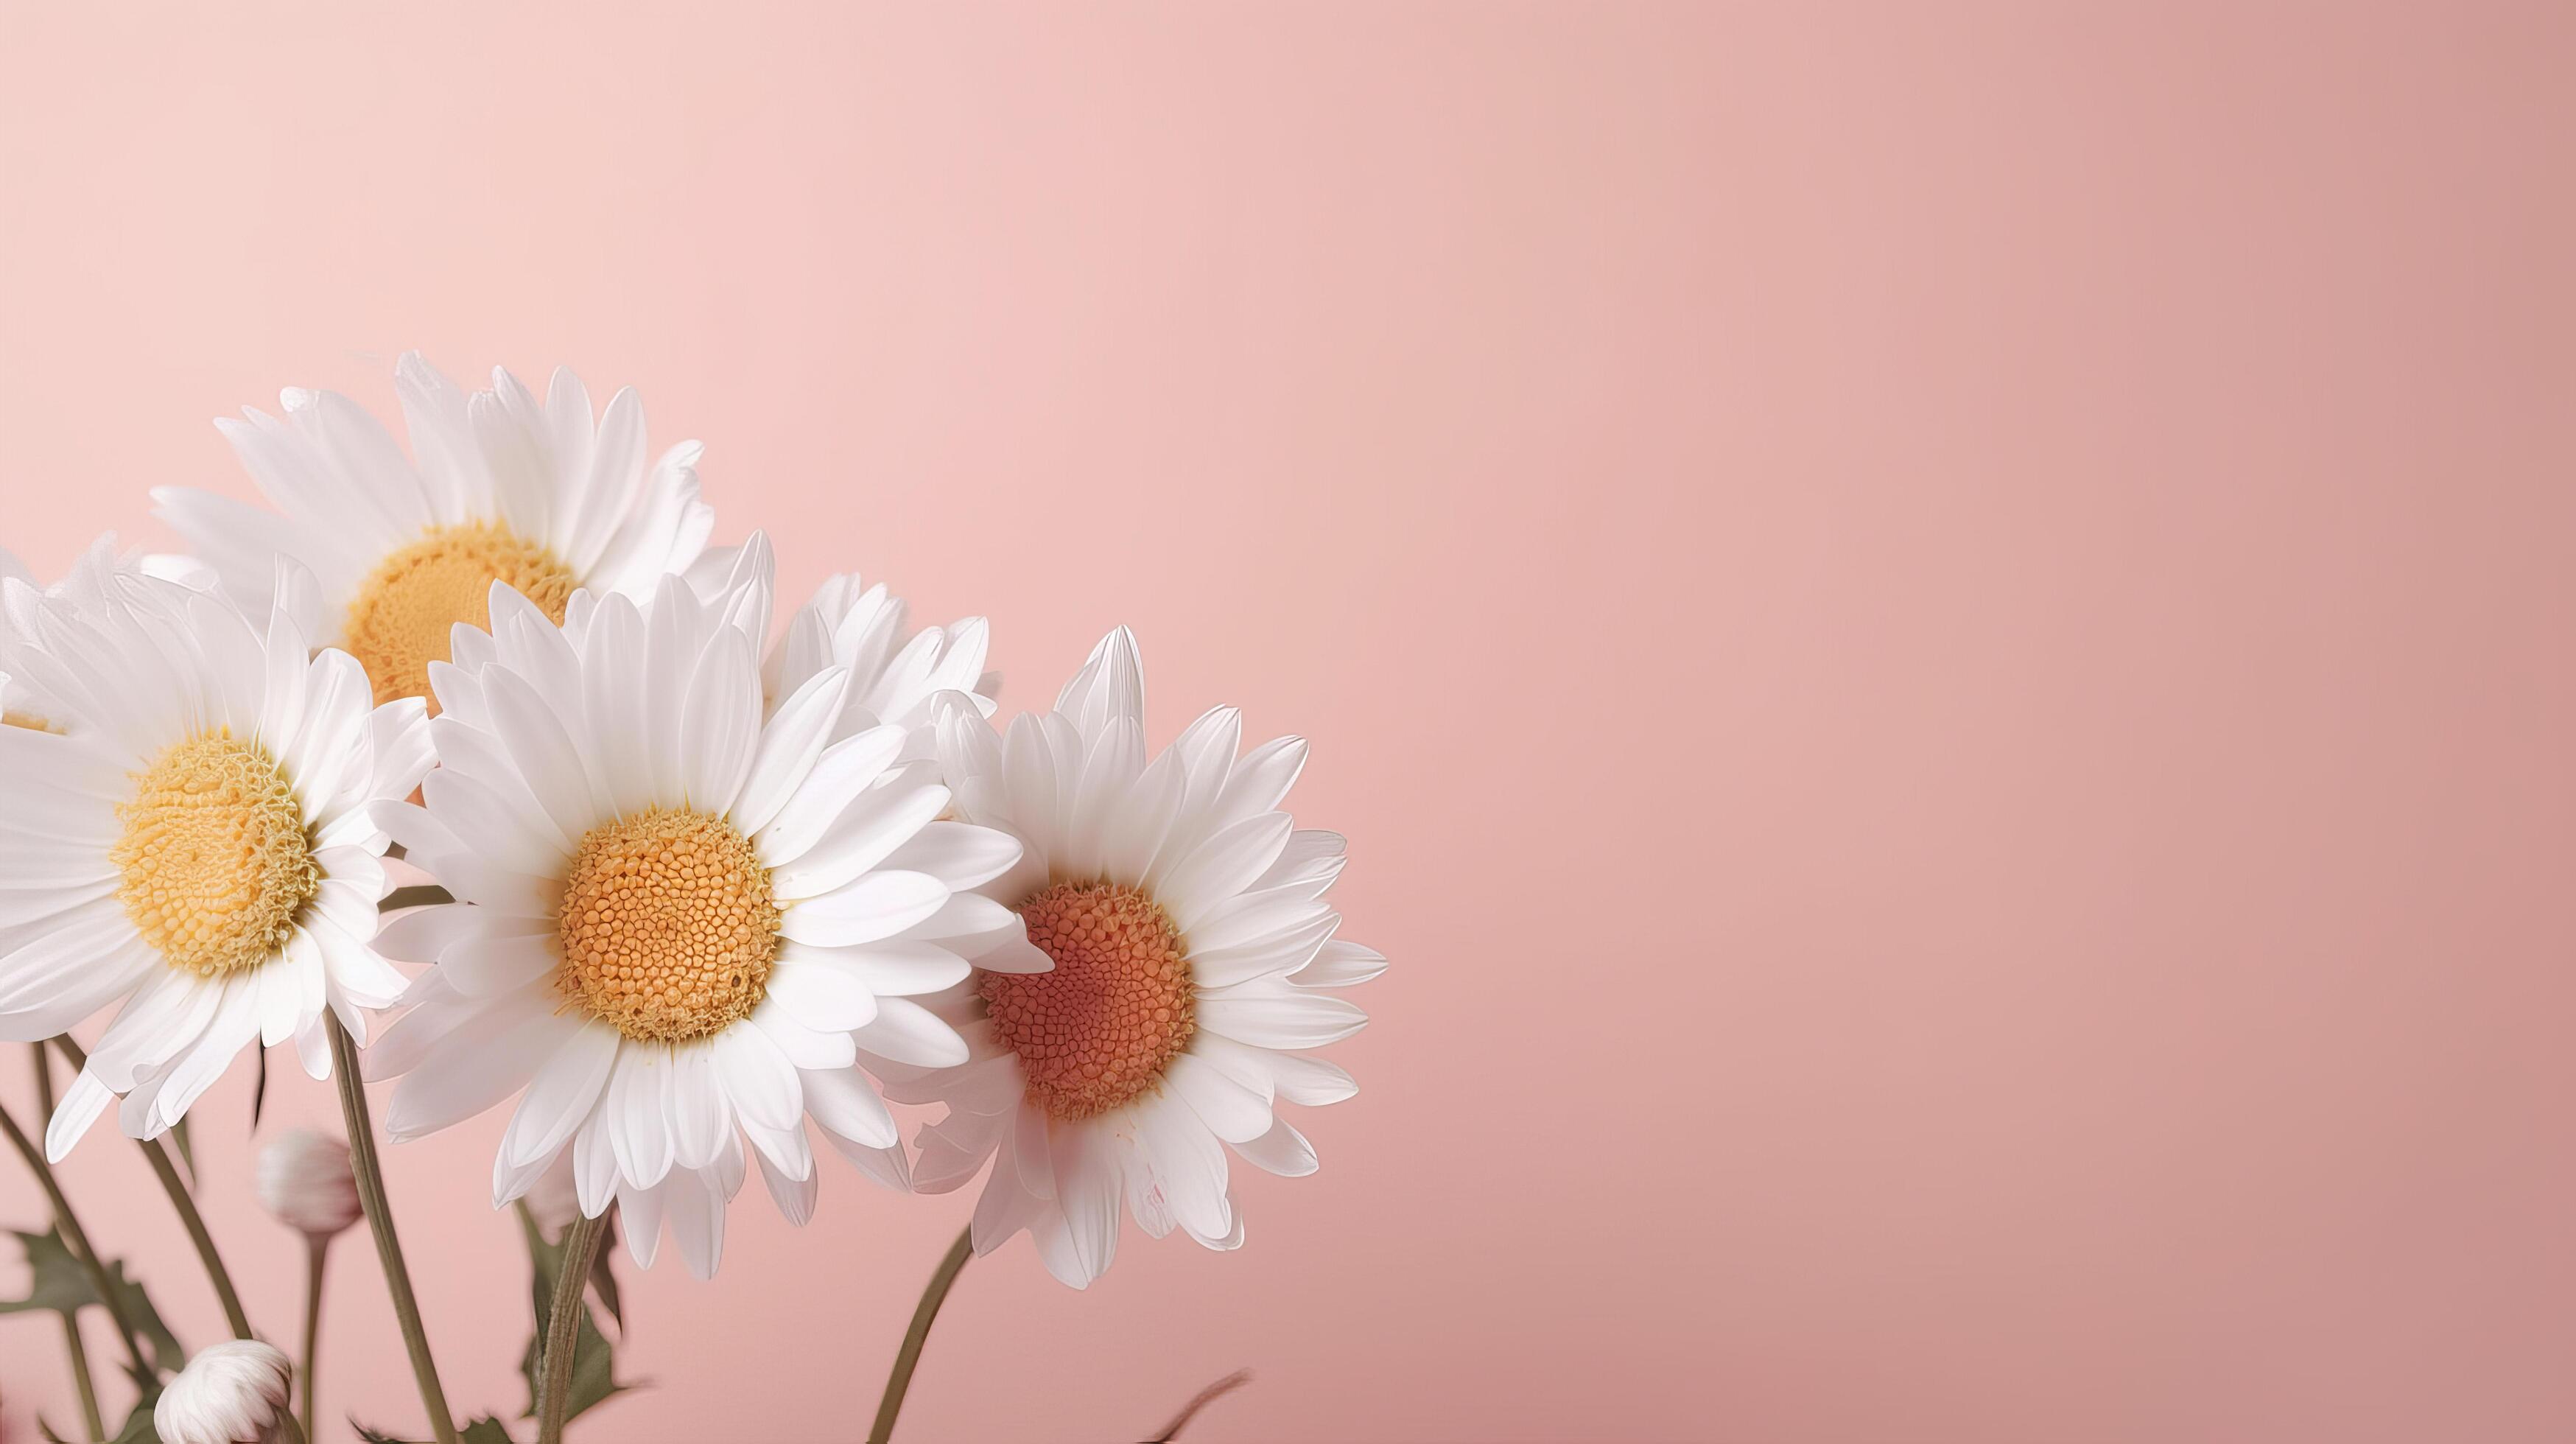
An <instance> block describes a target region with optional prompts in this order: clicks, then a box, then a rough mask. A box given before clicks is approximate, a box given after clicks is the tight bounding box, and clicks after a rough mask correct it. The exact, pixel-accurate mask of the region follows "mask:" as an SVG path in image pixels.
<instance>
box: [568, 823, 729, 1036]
mask: <svg viewBox="0 0 2576 1444" xmlns="http://www.w3.org/2000/svg"><path fill="white" fill-rule="evenodd" d="M556 927H557V930H558V932H559V934H560V935H561V937H562V940H563V962H562V963H561V964H560V965H558V966H557V968H556V969H555V988H556V989H557V991H559V992H561V993H562V994H563V995H564V997H565V998H567V999H569V1000H570V1001H572V1002H574V1003H576V1004H579V1005H580V1006H581V1007H583V1008H586V1009H588V1010H589V1011H590V1012H591V1013H593V1014H594V1015H596V1016H598V1017H600V1018H603V1019H605V1020H607V1022H608V1023H609V1024H610V1025H611V1026H613V1027H615V1028H616V1029H617V1031H619V1032H621V1033H623V1034H625V1035H626V1036H627V1037H629V1038H635V1039H639V1040H643V1041H647V1042H656V1043H682V1042H686V1041H688V1040H689V1039H692V1038H703V1037H706V1036H707V1035H709V1034H711V1033H716V1032H720V1031H722V1030H723V1029H724V1028H726V1027H727V1026H729V1025H731V1024H732V1023H734V1022H736V1021H737V1020H740V1019H743V1018H747V1017H750V1016H751V1010H752V1009H754V1008H757V1007H759V1006H760V1000H761V999H762V998H763V997H765V996H767V995H768V990H769V964H770V960H771V959H773V958H775V957H776V956H777V955H778V903H777V900H776V898H775V897H774V896H773V895H772V893H771V891H770V886H769V869H767V868H765V867H762V866H761V865H760V858H759V857H758V856H757V855H756V854H755V853H754V852H753V851H752V847H751V843H750V842H749V840H747V839H745V838H744V837H743V835H742V833H741V832H739V831H737V830H736V829H735V827H734V825H733V824H732V823H730V822H727V821H726V820H725V819H723V818H721V817H714V816H710V815H708V814H706V813H703V812H661V811H654V812H642V813H637V814H636V815H635V816H633V817H628V818H624V819H622V820H620V821H616V822H603V823H601V824H600V825H599V826H597V827H594V828H592V829H591V830H590V831H589V832H587V833H585V834H583V835H582V839H581V847H580V849H579V850H578V851H577V852H576V853H575V854H574V856H573V860H572V871H571V872H570V874H568V875H567V877H566V878H565V881H564V896H563V911H562V913H561V914H560V915H559V916H558V918H557V920H556Z"/></svg>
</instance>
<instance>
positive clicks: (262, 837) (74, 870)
mask: <svg viewBox="0 0 2576 1444" xmlns="http://www.w3.org/2000/svg"><path fill="white" fill-rule="evenodd" d="M101 585H102V587H103V588H105V589H106V590H105V595H103V596H100V597H87V596H83V597H79V598H75V597H73V596H71V595H69V594H66V595H59V596H55V597H51V598H45V599H40V600H37V601H35V602H33V603H32V604H30V605H28V606H24V607H21V608H19V609H18V610H19V611H21V612H22V613H23V614H24V618H25V622H26V626H27V631H28V634H29V639H28V640H25V641H24V642H23V643H22V644H21V645H18V646H17V647H16V648H15V649H14V651H13V654H12V656H11V659H10V665H11V669H12V672H13V677H14V679H16V680H23V681H26V682H29V683H32V684H33V692H34V693H35V695H37V696H39V697H41V698H42V699H43V700H42V703H41V705H42V706H43V707H44V709H45V712H44V715H43V719H42V720H43V722H44V724H45V725H44V726H43V727H41V728H37V727H24V726H19V727H0V795H5V796H6V797H7V798H8V799H9V806H8V807H7V808H5V809H0V877H5V878H7V879H8V880H9V886H8V887H7V888H5V889H0V1037H5V1038H9V1039H41V1038H47V1037H51V1036H53V1035H54V1034H57V1033H60V1032H62V1031H64V1030H65V1029H67V1028H69V1027H70V1026H72V1025H73V1024H74V1023H77V1022H79V1021H81V1020H82V1019H84V1018H86V1017H88V1016H89V1015H90V1014H92V1013H94V1012H96V1011H97V1010H99V1009H100V1008H102V1007H104V1006H106V1005H107V1004H109V1003H111V1002H115V1001H116V1000H118V999H120V998H123V999H125V1000H126V1001H125V1006H124V1008H123V1010H122V1011H121V1012H120V1013H118V1015H117V1017H116V1020H115V1021H114V1022H113V1023H111V1024H110V1025H109V1027H108V1029H107V1031H106V1033H105V1034H104V1035H103V1036H102V1037H101V1038H100V1040H99V1042H98V1045H97V1046H96V1047H95V1048H93V1049H92V1050H91V1051H90V1056H89V1064H88V1067H87V1068H85V1069H84V1070H83V1071H82V1073H81V1075H80V1077H79V1078H78V1079H77V1080H75V1081H74V1083H73V1085H72V1087H71V1088H70V1089H69V1090H67V1091H66V1093H65V1094H64V1097H63V1099H62V1103H61V1105H60V1107H59V1108H58V1109H57V1110H56V1112H55V1114H54V1118H53V1121H52V1124H51V1126H50V1127H49V1128H48V1130H47V1132H46V1149H47V1151H48V1152H49V1153H51V1154H52V1155H53V1156H54V1157H56V1158H60V1157H62V1156H63V1154H64V1152H65V1151H66V1150H68V1149H69V1148H70V1146H71V1145H72V1143H73V1142H74V1141H76V1140H77V1139H78V1138H79V1137H80V1135H81V1134H82V1133H83V1132H85V1131H86V1130H87V1129H88V1127H89V1125H90V1124H91V1123H92V1122H93V1121H94V1120H95V1119H96V1118H97V1116H98V1114H99V1113H100V1112H102V1111H104V1109H105V1108H106V1106H107V1104H108V1103H109V1102H110V1101H111V1100H112V1098H113V1097H114V1096H115V1095H120V1094H121V1095H123V1096H124V1099H125V1102H124V1106H123V1108H122V1110H121V1112H120V1117H119V1121H120V1122H121V1123H122V1124H123V1125H124V1128H125V1131H126V1132H128V1133H130V1134H133V1135H134V1136H136V1137H139V1138H149V1137H155V1136H157V1135H159V1134H160V1133H162V1132H164V1131H166V1130H167V1129H168V1128H170V1127H171V1125H173V1124H175V1123H177V1122H178V1121H179V1119H180V1118H181V1117H183V1116H184V1115H185V1114H186V1113H187V1111H188V1106H189V1105H190V1104H191V1103H193V1102H194V1101H195V1100H196V1098H197V1097H198V1095H199V1094H201V1093H202V1092H204V1091H205V1089H206V1087H207V1086H208V1085H209V1084H211V1083H213V1082H214V1080H215V1079H216V1078H217V1077H219V1076H220V1075H221V1074H222V1072H223V1069H224V1066H225V1064H227V1063H228V1062H230V1061H231V1059H232V1058H233V1057H234V1056H235V1055H236V1054H238V1053H239V1052H240V1051H241V1050H242V1049H243V1048H245V1047H247V1046H250V1045H252V1044H254V1043H257V1044H261V1045H264V1046H265V1045H274V1044H277V1043H282V1042H285V1041H287V1040H289V1039H292V1040H293V1041H294V1043H295V1045H296V1051H297V1053H298V1054H299V1056H300V1057H301V1058H302V1060H303V1062H304V1065H305V1068H306V1069H307V1071H309V1072H311V1073H312V1074H313V1076H315V1077H317V1078H321V1077H327V1076H329V1071H330V1048H329V1044H328V1040H327V1036H326V1034H325V1032H324V1028H323V1022H322V1014H323V1010H324V1009H325V1008H328V1009H330V1010H331V1011H332V1012H333V1013H335V1014H337V1015H338V1016H339V1018H340V1020H341V1022H342V1024H343V1025H344V1026H346V1027H347V1028H348V1029H349V1031H350V1032H351V1033H352V1034H353V1035H355V1036H356V1037H358V1038H360V1039H364V1038H365V1037H366V1035H367V1031H368V1029H367V1018H366V1013H365V1010H366V1009H369V1008H379V1007H384V1006H386V1005H388V1004H390V1003H392V1002H393V1001H394V1000H395V998H396V997H397V996H399V995H400V993H401V992H402V989H403V985H404V980H403V977H402V975H401V974H400V973H399V972H397V971H395V970H394V969H393V968H392V967H391V966H390V965H389V964H387V963H386V962H385V961H384V960H383V959H382V958H381V957H379V956H377V954H376V953H375V951H374V950H373V948H372V947H371V946H370V940H371V939H373V938H374V936H375V934H376V903H377V900H378V899H380V898H382V897H383V896H384V895H385V893H386V891H387V883H386V876H385V869H384V866H383V864H382V863H381V862H380V861H379V860H378V859H379V858H380V856H381V855H382V854H383V852H384V850H385V846H386V842H387V839H386V837H385V835H384V834H383V833H382V832H380V831H378V830H377V828H376V825H375V821H374V818H373V816H372V814H371V812H370V807H371V805H372V804H374V803H376V802H378V801H382V800H385V799H389V798H398V797H401V796H404V795H405V794H407V793H409V792H410V791H411V790H412V788H413V787H414V786H416V785H418V783H419V781H420V778H421V775H422V774H423V773H424V772H426V771H427V770H428V768H429V763H430V754H429V733H428V724H427V722H426V721H425V719H424V716H423V712H422V707H421V704H420V703H419V702H417V701H408V702H399V703H393V704H388V705H386V706H382V707H378V706H375V705H374V704H373V703H372V702H371V701H370V697H369V692H370V689H369V687H368V685H367V678H366V674H365V673H364V672H362V671H361V670H360V669H359V667H358V664H357V662H356V661H355V660H354V659H352V658H351V657H350V656H349V655H348V654H347V653H345V652H337V651H325V652H322V653H320V654H319V655H316V654H315V653H313V651H312V650H311V648H310V647H309V646H308V645H307V641H306V638H305V636H304V634H303V632H302V630H301V629H300V628H298V627H297V626H296V624H295V623H294V621H293V620H292V619H291V618H289V617H287V616H285V615H283V614H282V613H276V612H273V613H271V614H270V616H269V617H268V619H267V625H266V627H265V628H264V629H263V628H260V627H256V626H254V625H253V624H252V622H251V620H250V619H249V618H247V617H245V616H243V615H242V614H241V613H240V612H239V611H238V610H236V609H235V608H234V607H233V606H232V605H231V603H230V602H228V601H227V600H225V599H224V598H222V597H221V596H219V595H217V594H215V593H212V592H202V591H193V590H190V589H189V588H187V587H184V586H181V585H178V584H176V583H172V582H168V581H163V580H159V579H155V578H149V577H143V576H139V575H133V574H124V573H119V574H115V575H112V576H110V577H108V578H107V579H105V580H104V581H103V582H102V583H101ZM301 585H302V583H301V582H299V581H298V580H297V579H295V578H293V577H287V578H284V579H282V580H281V581H280V582H279V583H277V584H276V585H275V586H273V588H272V590H282V591H286V592H292V591H294V590H296V589H298V588H299V587H300V586H301ZM11 590H12V591H13V593H14V592H16V591H17V590H19V589H18V588H15V587H13V588H12V589H11ZM19 600H20V601H21V602H25V601H26V600H27V599H26V598H24V597H23V596H22V597H20V598H19ZM15 685H16V681H15V680H13V683H12V687H13V695H14V689H15Z"/></svg>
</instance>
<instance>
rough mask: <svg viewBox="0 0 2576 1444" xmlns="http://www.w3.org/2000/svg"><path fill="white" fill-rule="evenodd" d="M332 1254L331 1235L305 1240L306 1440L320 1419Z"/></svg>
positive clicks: (311, 1436)
mask: <svg viewBox="0 0 2576 1444" xmlns="http://www.w3.org/2000/svg"><path fill="white" fill-rule="evenodd" d="M330 1252H331V1235H329V1234H327V1233H310V1234H306V1235H305V1236H304V1369H303V1374H304V1437H305V1438H307V1439H311V1438H314V1437H316V1436H315V1434H314V1432H313V1421H314V1420H316V1419H318V1418H320V1417H321V1406H320V1405H319V1404H317V1403H316V1402H315V1401H316V1400H318V1399H320V1398H321V1397H322V1382H321V1381H322V1373H321V1367H320V1365H321V1357H322V1262H323V1259H324V1258H325V1256H327V1255H328V1254H329V1253H330Z"/></svg>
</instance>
